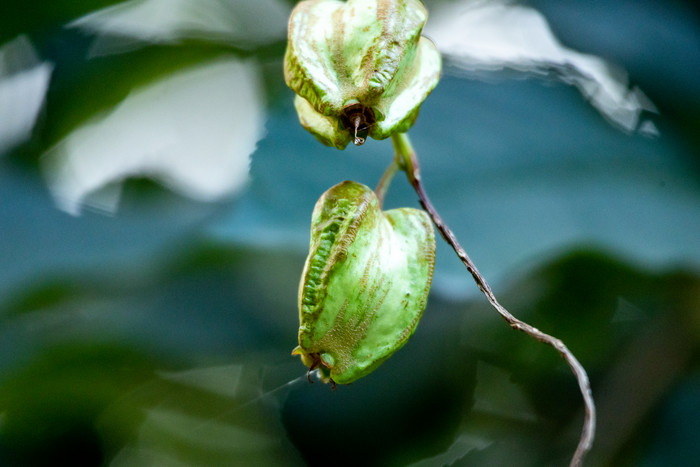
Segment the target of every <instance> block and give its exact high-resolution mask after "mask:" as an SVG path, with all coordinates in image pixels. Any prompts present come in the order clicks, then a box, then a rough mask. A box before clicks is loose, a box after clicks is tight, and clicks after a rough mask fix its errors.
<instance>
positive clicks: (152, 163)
mask: <svg viewBox="0 0 700 467" xmlns="http://www.w3.org/2000/svg"><path fill="white" fill-rule="evenodd" d="M263 126H264V108H263V95H262V90H261V89H260V77H259V71H258V68H257V66H256V65H255V64H254V63H253V62H250V61H248V62H241V61H239V60H236V59H230V58H227V59H219V60H216V61H213V62H207V63H205V64H201V65H199V66H195V67H192V68H189V69H185V70H181V71H179V72H177V73H174V74H171V75H167V77H165V78H163V79H161V80H159V81H157V82H155V83H152V84H149V85H146V86H144V87H142V88H138V89H136V90H134V91H132V92H131V94H130V95H129V96H127V98H126V99H125V100H124V101H123V102H121V103H120V104H119V105H117V106H116V107H115V108H114V109H113V110H111V111H110V112H108V113H107V114H103V115H99V116H96V117H94V118H93V119H91V120H90V121H88V122H87V123H85V124H83V125H82V126H80V127H79V128H77V129H75V130H74V131H73V132H72V133H70V134H69V135H68V136H67V137H66V138H64V139H63V140H62V141H61V142H59V143H58V144H57V145H56V146H55V147H54V148H52V149H51V150H49V151H48V152H47V153H46V154H45V155H44V158H43V159H44V168H45V173H46V176H47V178H48V181H49V186H50V188H51V192H52V194H53V196H54V198H55V200H56V203H57V204H58V206H59V207H60V208H61V209H63V210H65V211H67V212H69V213H72V214H78V213H79V212H80V210H81V207H82V205H83V203H86V204H88V205H91V206H93V207H96V208H99V209H103V210H107V211H113V210H114V209H115V208H116V201H117V200H118V189H117V188H115V187H117V185H116V183H118V182H121V181H122V180H124V179H126V178H128V177H132V176H139V177H143V176H145V177H152V178H154V179H157V180H158V181H160V182H162V183H163V184H165V185H166V186H168V187H170V188H171V189H173V190H174V191H176V192H178V193H180V194H182V195H185V196H189V197H191V198H193V199H197V200H203V201H212V200H216V199H219V198H221V197H224V196H228V195H232V194H234V193H236V192H237V191H239V190H240V189H241V188H243V187H244V186H245V184H246V181H247V179H248V169H249V164H250V154H251V153H252V152H253V151H254V150H255V147H256V144H257V142H258V141H259V140H260V138H261V137H262V136H263V132H264V128H263ZM104 187H108V188H109V189H108V190H107V192H108V194H110V195H109V196H106V197H105V193H106V192H105V191H100V190H101V189H102V188H104ZM91 195H95V196H94V197H91Z"/></svg>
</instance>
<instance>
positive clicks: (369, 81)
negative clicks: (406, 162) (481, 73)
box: [284, 0, 441, 149]
mask: <svg viewBox="0 0 700 467" xmlns="http://www.w3.org/2000/svg"><path fill="white" fill-rule="evenodd" d="M426 18H427V13H426V11H425V8H424V7H423V5H422V4H421V2H420V1H418V0H349V1H348V2H347V3H345V2H341V1H337V0H306V1H302V2H300V3H299V4H298V5H297V6H296V7H295V8H294V11H293V12H292V15H291V17H290V19H289V42H288V45H287V53H286V55H285V59H284V77H285V80H286V82H287V85H288V86H289V87H290V88H292V89H293V90H294V92H295V93H296V94H297V96H296V98H295V101H294V104H295V107H296V109H297V112H298V114H299V120H300V121H301V124H302V125H303V126H304V127H305V128H306V129H307V130H309V131H310V132H311V133H313V134H314V135H315V136H316V138H318V139H319V140H320V141H321V142H322V143H324V144H326V145H329V146H335V147H336V148H338V149H344V148H345V146H347V144H348V143H349V142H350V141H353V142H354V143H355V144H356V145H360V144H363V143H364V142H365V139H366V138H367V136H371V137H372V138H374V139H384V138H387V137H389V136H391V135H392V134H393V133H396V132H405V131H407V130H408V129H409V128H410V127H411V125H413V122H414V121H415V119H416V117H417V116H418V109H419V107H420V104H421V102H423V100H424V99H425V98H426V97H427V96H428V94H429V93H430V91H432V90H433V88H434V87H435V85H437V82H438V80H439V78H440V68H441V60H440V53H439V52H438V51H437V49H436V48H435V45H434V44H433V43H432V42H430V41H429V40H428V39H426V38H424V37H421V35H420V34H421V31H422V29H423V24H424V23H425V20H426Z"/></svg>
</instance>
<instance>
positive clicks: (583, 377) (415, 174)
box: [392, 133, 596, 467]
mask: <svg viewBox="0 0 700 467" xmlns="http://www.w3.org/2000/svg"><path fill="white" fill-rule="evenodd" d="M392 141H393V143H394V148H395V150H396V163H398V164H399V166H400V168H401V169H402V170H403V171H404V172H405V173H406V175H407V177H408V180H409V182H410V183H411V185H412V186H413V189H414V190H415V191H416V193H417V194H418V198H419V199H420V203H421V205H422V206H423V209H425V211H426V212H427V213H428V215H429V216H430V218H431V219H432V220H433V223H434V224H435V227H436V228H437V229H438V231H439V232H440V234H441V235H442V238H444V239H445V241H446V242H447V243H448V244H449V245H450V246H451V247H452V249H453V250H454V251H455V253H457V256H459V259H461V260H462V263H464V265H465V266H466V267H467V270H468V271H469V273H470V274H471V275H472V277H473V278H474V282H476V285H477V286H478V287H479V290H481V292H483V294H484V295H485V296H486V298H487V299H488V301H489V303H490V304H491V306H493V307H494V308H495V309H496V311H497V312H498V313H499V314H500V315H501V316H502V317H503V319H505V320H506V322H507V323H508V324H509V325H510V327H512V328H513V329H517V330H518V331H522V332H524V333H525V334H527V335H529V336H530V337H532V338H534V339H536V340H538V341H540V342H542V343H544V344H547V345H550V346H552V347H554V348H555V349H556V350H557V351H558V352H559V354H560V355H561V356H562V358H564V360H565V361H566V363H567V364H568V365H569V367H570V368H571V370H572V371H573V373H574V375H575V376H576V379H577V381H578V386H579V389H580V390H581V395H582V396H583V403H584V406H585V415H584V422H583V429H582V431H581V437H580V439H579V443H578V446H577V448H576V451H575V452H574V455H573V457H572V459H571V463H570V465H571V466H572V467H578V466H580V465H582V464H583V460H584V458H585V456H586V454H587V453H588V451H590V449H591V446H592V445H593V438H594V437H595V425H596V421H595V419H596V412H595V403H594V401H593V394H592V392H591V385H590V382H589V381H588V374H587V373H586V370H585V369H584V368H583V366H582V365H581V364H580V363H579V361H578V360H577V359H576V357H575V356H574V354H573V353H571V351H570V350H569V349H568V348H567V347H566V345H564V343H563V342H562V341H561V340H560V339H557V338H556V337H553V336H550V335H549V334H546V333H544V332H542V331H540V330H539V329H537V328H535V327H533V326H530V325H529V324H527V323H525V322H524V321H521V320H519V319H518V318H516V317H515V316H513V315H512V314H511V313H510V312H509V311H508V310H506V309H505V307H503V305H501V304H500V303H499V302H498V300H497V299H496V296H495V295H494V293H493V291H492V290H491V287H490V286H489V284H488V282H486V279H484V277H483V276H482V275H481V273H480V272H479V270H478V269H477V268H476V266H475V265H474V263H473V262H472V260H471V258H470V257H469V255H468V254H467V252H466V251H465V250H464V248H462V246H461V245H460V244H459V242H458V241H457V238H456V237H455V235H454V233H452V230H450V228H449V227H448V226H447V224H445V222H444V221H443V220H442V218H441V217H440V215H439V214H438V212H437V211H436V210H435V207H434V206H433V205H432V203H431V202H430V199H429V198H428V195H427V194H426V192H425V190H424V188H423V183H422V182H421V177H420V166H419V165H418V158H417V156H416V153H415V151H414V150H413V147H412V146H411V143H410V141H409V139H408V136H407V135H406V134H405V133H401V134H395V135H393V136H392Z"/></svg>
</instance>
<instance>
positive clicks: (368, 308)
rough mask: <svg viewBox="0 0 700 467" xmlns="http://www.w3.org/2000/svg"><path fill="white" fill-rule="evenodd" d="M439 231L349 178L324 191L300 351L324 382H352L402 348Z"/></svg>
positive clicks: (305, 278)
mask: <svg viewBox="0 0 700 467" xmlns="http://www.w3.org/2000/svg"><path fill="white" fill-rule="evenodd" d="M434 265H435V234H434V231H433V226H432V224H431V222H430V218H429V217H428V215H427V214H426V213H425V212H423V211H420V210H418V209H413V208H401V209H392V210H390V211H385V212H383V211H382V210H381V208H380V207H379V202H378V200H377V197H376V196H375V194H374V192H373V191H372V190H371V189H370V188H368V187H366V186H365V185H361V184H359V183H355V182H349V181H347V182H342V183H340V184H338V185H336V186H334V187H332V188H331V189H329V190H328V191H327V192H326V193H324V194H323V196H321V198H320V199H319V200H318V202H317V203H316V207H315V208H314V211H313V214H312V220H311V245H310V251H309V256H308V258H307V259H306V264H305V266H304V272H303V274H302V277H301V283H300V284H299V321H300V326H299V346H298V347H296V348H295V349H294V351H293V352H292V354H293V355H300V356H301V359H302V361H303V362H304V364H305V365H306V366H308V367H309V370H312V369H315V368H319V370H320V372H321V376H322V378H323V380H324V381H326V382H328V381H331V382H333V383H341V384H347V383H350V382H352V381H355V380H356V379H358V378H361V377H362V376H365V375H367V374H369V373H370V372H372V371H373V370H374V369H375V368H377V367H378V366H379V365H380V364H381V363H382V362H383V361H384V360H386V359H387V358H388V357H389V356H391V354H393V353H394V352H395V351H396V350H398V349H399V348H400V347H401V346H403V345H404V344H405V343H406V341H407V340H408V338H409V337H410V336H411V334H413V331H414V330H415V329H416V325H417V324H418V320H419V319H420V317H421V315H422V314H423V309H424V308H425V303H426V300H427V297H428V291H429V290H430V284H431V282H432V277H433V267H434Z"/></svg>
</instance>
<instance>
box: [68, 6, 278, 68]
mask: <svg viewBox="0 0 700 467" xmlns="http://www.w3.org/2000/svg"><path fill="white" fill-rule="evenodd" d="M290 11H291V8H290V6H289V5H288V4H286V3H284V2H282V1H280V0H256V1H254V2H251V1H248V0H228V1H226V0H129V1H126V2H123V3H119V4H117V5H114V6H111V7H107V8H104V9H101V10H98V11H95V12H93V13H90V14H87V15H85V16H83V17H81V18H78V19H77V20H75V21H72V22H71V23H69V24H68V27H69V28H78V29H81V30H83V31H87V32H90V33H94V34H96V35H97V36H98V37H97V39H96V40H95V42H94V44H93V45H92V47H91V50H90V54H91V55H92V56H101V55H109V54H113V53H120V52H125V51H129V50H133V49H136V48H139V47H143V46H145V45H148V44H179V43H181V42H182V41H184V40H191V39H195V40H206V41H211V42H217V43H223V44H228V45H236V46H238V47H241V48H251V47H254V46H257V45H260V44H267V43H270V42H274V41H276V40H283V39H284V38H285V37H286V34H287V18H288V17H289V13H290Z"/></svg>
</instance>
